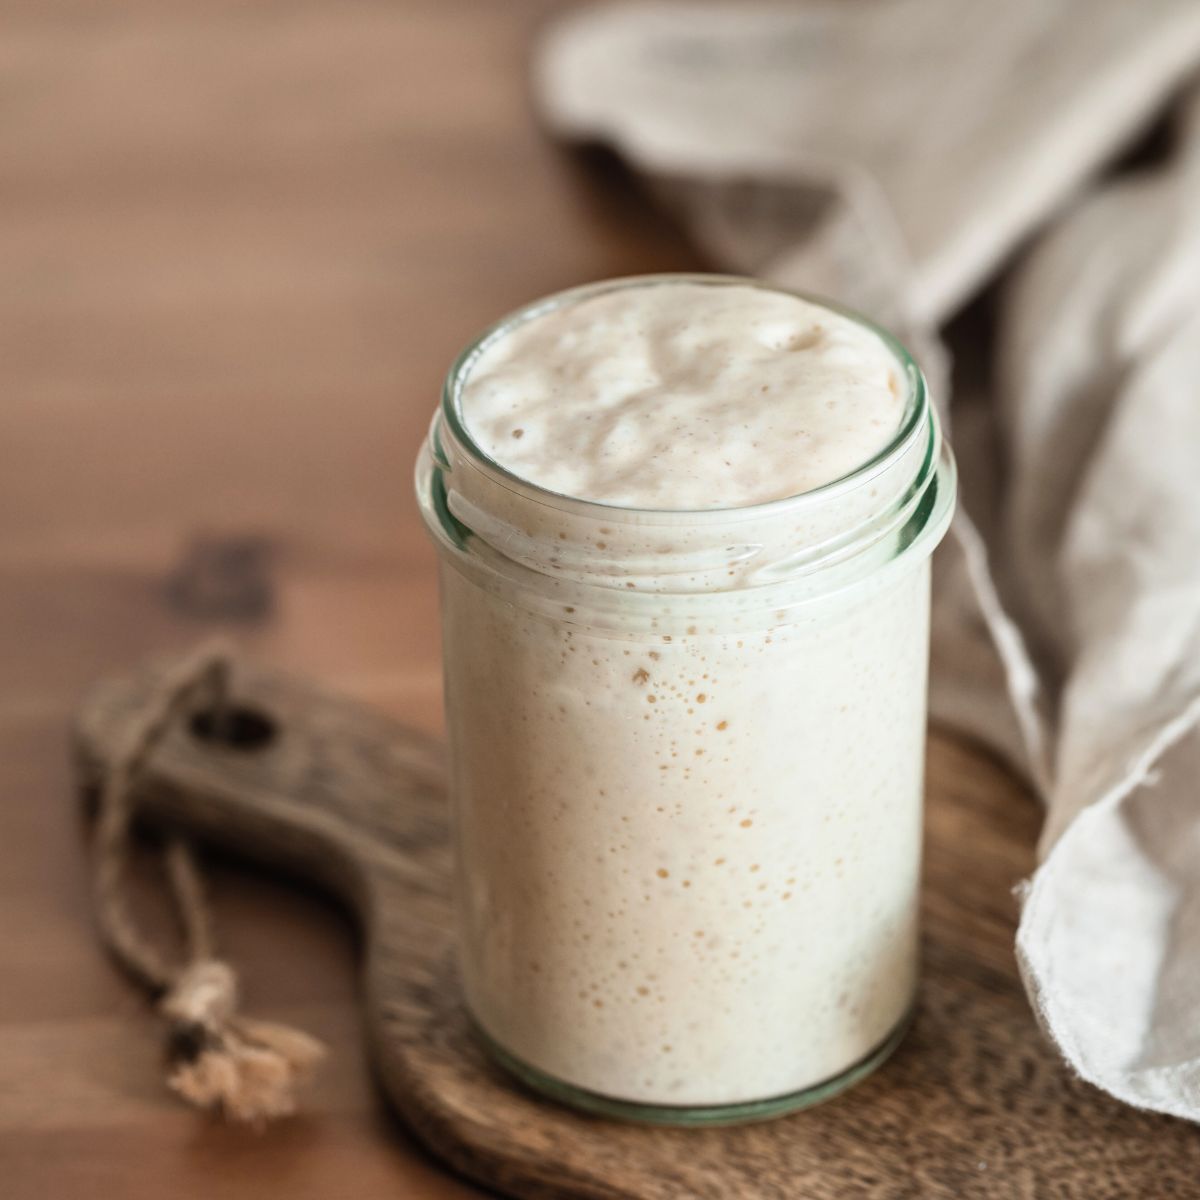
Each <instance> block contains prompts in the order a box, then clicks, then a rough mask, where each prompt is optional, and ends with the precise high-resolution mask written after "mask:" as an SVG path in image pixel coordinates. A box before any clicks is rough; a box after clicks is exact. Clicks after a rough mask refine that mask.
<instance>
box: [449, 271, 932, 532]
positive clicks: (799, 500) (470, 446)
mask: <svg viewBox="0 0 1200 1200" xmlns="http://www.w3.org/2000/svg"><path fill="white" fill-rule="evenodd" d="M678 283H695V284H700V285H702V286H709V287H753V288H757V289H759V290H760V291H766V292H774V293H777V294H779V295H783V296H792V297H795V298H796V299H799V300H805V301H807V302H808V303H810V304H815V305H818V306H820V307H822V308H826V309H828V310H830V311H831V312H834V313H837V314H838V315H839V316H843V317H846V318H847V319H848V320H851V321H854V322H855V323H856V324H858V325H860V326H862V327H863V328H864V329H867V330H869V331H870V332H871V333H873V334H874V335H875V336H876V337H878V338H879V339H880V340H881V341H882V342H883V343H884V345H885V346H886V347H887V348H888V350H889V351H890V352H891V353H892V354H893V355H894V356H895V358H896V361H897V363H898V364H899V365H900V368H901V371H902V373H903V375H904V378H905V379H906V380H907V382H908V395H907V398H906V403H905V408H904V416H903V419H902V420H901V422H900V427H899V429H898V430H897V431H896V433H895V434H894V435H893V437H892V438H891V440H890V441H888V443H887V444H886V445H884V446H883V447H882V448H881V449H880V450H879V451H878V452H877V453H875V454H874V455H872V457H871V458H869V459H868V460H867V461H866V462H864V463H862V464H860V465H859V466H857V467H855V468H854V469H853V470H852V471H849V472H847V473H846V474H845V475H841V476H839V477H838V478H837V479H832V480H830V481H829V482H828V483H823V484H821V485H820V486H819V487H815V488H809V489H808V490H807V491H804V492H797V493H795V494H794V495H791V496H780V497H777V498H775V499H773V500H763V501H759V502H757V503H754V504H736V505H729V506H727V507H720V508H641V507H635V506H631V505H628V504H610V503H607V502H606V501H603V500H588V499H584V498H583V497H580V496H572V495H570V494H569V493H566V492H556V491H554V490H552V489H551V488H547V487H543V486H542V485H541V484H538V483H534V482H533V481H531V480H529V479H526V478H524V477H523V476H521V475H518V474H516V473H515V472H514V471H510V470H509V469H508V468H507V467H505V466H503V465H502V464H501V463H499V462H497V461H496V460H495V459H494V458H492V457H491V456H490V455H489V454H488V453H487V452H486V451H484V450H483V448H482V447H481V446H480V445H479V444H478V443H477V442H476V441H475V439H474V438H473V437H472V436H471V433H470V431H469V430H468V428H467V425H466V422H465V421H464V420H463V417H462V413H461V411H460V400H461V397H462V391H463V387H464V385H465V384H466V382H467V379H468V378H469V376H470V373H471V368H472V367H473V366H474V364H475V363H476V361H477V360H478V359H479V358H480V356H481V355H482V354H483V353H484V351H485V350H487V349H488V348H489V347H490V346H491V345H492V344H493V343H495V342H496V341H498V340H499V339H500V338H502V337H504V336H505V335H506V334H507V333H509V332H510V331H511V330H513V329H515V328H516V327H517V326H519V325H522V324H524V323H525V322H526V321H530V320H533V319H534V318H536V317H539V316H541V315H543V314H544V313H547V312H551V311H553V310H555V309H558V308H563V307H565V306H567V305H569V304H574V303H578V302H579V301H581V300H585V299H590V298H591V297H592V296H599V295H604V294H605V293H607V292H614V291H623V290H625V289H632V288H638V287H656V286H660V285H663V284H678ZM928 414H929V396H928V391H927V388H926V384H925V376H924V374H923V373H922V371H921V368H920V367H919V366H918V365H917V363H916V361H915V359H914V358H913V356H912V355H911V354H910V353H909V351H908V349H907V347H906V346H905V345H904V343H903V342H901V341H900V340H899V338H897V337H896V336H895V335H894V334H893V333H890V332H889V331H888V330H887V329H885V328H883V327H882V326H881V325H877V324H876V323H875V322H874V321H871V320H869V319H868V318H867V317H864V316H863V315H862V314H861V313H859V312H855V311H854V310H853V309H851V308H847V307H846V306H845V305H841V304H837V303H835V302H833V301H831V300H827V299H826V298H825V297H823V296H817V295H814V294H812V293H810V292H804V291H800V290H798V289H795V288H787V287H782V286H780V285H778V284H773V283H768V282H765V281H763V280H761V279H754V278H753V277H751V276H746V275H724V274H720V273H704V272H666V273H660V274H652V275H626V276H621V277H619V278H616V279H606V280H603V281H601V282H598V283H586V284H582V285H580V286H578V287H573V288H567V289H566V290H564V291H560V292H555V293H553V294H552V295H549V296H545V297H543V298H542V299H540V300H534V301H533V302H532V303H530V304H525V305H522V306H521V307H520V308H517V309H515V310H513V311H512V312H510V313H508V314H507V315H506V316H503V317H501V318H500V320H498V321H496V322H495V323H494V324H492V325H490V326H489V327H488V328H487V329H485V330H484V331H483V333H481V334H480V335H479V336H478V337H477V338H475V339H474V340H473V341H472V342H470V343H469V344H468V345H467V346H466V347H465V348H464V349H463V350H462V351H461V352H460V353H459V355H458V356H457V358H455V360H454V362H453V363H452V364H451V366H450V370H449V371H448V372H447V374H446V378H445V381H444V383H443V385H442V399H441V405H440V415H441V419H442V420H443V421H444V422H445V424H446V426H447V427H448V428H449V430H450V432H451V434H452V435H453V437H454V440H455V441H456V442H457V443H458V444H459V446H460V447H461V448H462V449H463V450H464V451H465V452H466V456H467V460H468V461H469V462H470V463H471V464H472V465H473V466H474V467H476V468H477V469H478V470H481V471H483V472H484V473H486V474H488V475H491V476H493V477H494V478H495V480H496V482H497V483H499V484H500V485H502V486H503V487H506V488H507V489H509V490H510V491H513V492H516V493H518V494H520V495H521V496H523V497H525V498H526V499H528V500H531V501H534V502H536V503H540V504H544V505H546V506H548V507H551V508H556V509H559V510H564V511H569V512H577V513H582V512H594V513H596V514H597V515H598V516H599V515H602V516H603V517H604V518H605V519H607V520H609V521H612V522H614V523H619V522H620V521H621V520H622V519H623V518H622V514H625V516H624V519H625V520H631V519H637V518H641V519H642V520H645V518H650V519H651V520H655V519H657V520H658V521H661V522H664V523H671V524H675V523H678V522H687V523H688V524H692V523H695V524H705V523H709V522H713V523H716V522H727V521H730V520H734V521H739V520H741V519H743V518H747V519H754V518H760V517H767V516H771V515H773V514H775V513H779V512H782V511H784V510H786V509H793V510H802V509H803V508H805V507H807V506H808V505H810V504H811V505H818V504H820V503H822V502H823V501H825V500H828V499H830V498H832V497H834V496H836V495H837V494H838V493H839V492H847V491H851V490H853V489H854V488H856V487H858V486H860V485H862V484H864V483H867V482H869V481H870V480H871V479H872V478H873V477H874V476H875V475H877V474H878V473H879V472H880V471H881V470H883V469H884V467H885V466H886V465H887V464H888V462H890V461H891V460H892V459H893V458H895V457H897V456H899V455H900V454H901V453H903V451H904V450H906V449H907V448H908V446H909V444H910V443H911V442H912V441H913V439H914V438H916V437H918V436H919V435H920V433H921V430H922V428H923V426H924V425H925V422H926V419H927V417H928Z"/></svg>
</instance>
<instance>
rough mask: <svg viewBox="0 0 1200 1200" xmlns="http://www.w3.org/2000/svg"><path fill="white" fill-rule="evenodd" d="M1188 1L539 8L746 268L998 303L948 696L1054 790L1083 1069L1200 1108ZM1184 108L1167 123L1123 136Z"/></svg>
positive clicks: (588, 87) (955, 576)
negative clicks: (1147, 137)
mask: <svg viewBox="0 0 1200 1200" xmlns="http://www.w3.org/2000/svg"><path fill="white" fill-rule="evenodd" d="M1198 73H1200V4H1198V3H1196V0H1138V2H1137V3H1132V2H1131V0H1006V2H1005V3H1004V4H969V3H964V2H963V0H812V2H808V3H736V2H727V3H721V2H715V0H712V2H704V3H697V2H695V0H690V2H671V3H666V2H662V3H633V4H620V5H614V6H605V7H600V8H594V9H585V10H582V11H581V12H577V13H573V14H571V15H570V16H568V17H566V18H564V19H560V20H559V21H558V22H556V23H555V24H553V25H551V26H550V27H549V29H548V30H547V31H546V32H545V35H544V36H543V38H542V39H541V41H540V43H539V45H538V47H537V51H536V54H535V58H534V83H535V95H536V99H537V103H538V105H539V108H540V111H541V113H542V114H543V116H544V118H545V120H546V121H547V123H548V124H549V126H550V127H551V129H552V130H554V131H555V132H556V133H557V134H559V135H560V136H562V137H563V138H564V139H568V140H571V141H576V142H600V143H605V144H607V145H609V146H611V147H612V148H614V149H615V150H616V151H617V152H618V153H619V154H620V155H622V156H623V157H624V158H625V159H626V160H627V161H628V162H629V164H630V165H631V166H632V167H633V168H634V170H635V171H637V172H638V173H639V174H640V175H641V176H642V177H643V179H644V180H645V181H646V183H647V184H648V185H649V186H650V187H651V188H652V189H653V191H654V192H655V193H656V194H657V195H658V196H659V197H660V198H661V200H662V201H663V202H664V203H665V204H667V205H669V206H670V208H671V209H672V210H673V211H674V212H676V213H677V214H678V216H679V219H680V220H681V221H682V222H683V223H684V224H685V226H686V227H687V229H688V230H689V231H690V233H691V236H692V237H693V238H694V239H695V240H696V242H697V243H698V244H699V245H700V246H701V247H702V248H703V249H704V250H705V251H706V252H707V254H708V255H709V256H710V258H711V259H712V261H713V262H714V264H716V265H719V266H721V267H722V268H726V269H730V270H734V271H738V272H743V273H746V274H752V275H757V276H761V277H764V278H767V279H770V280H773V281H776V282H779V283H783V284H786V285H790V286H795V287H798V288H802V289H804V290H807V291H812V292H816V293H824V294H827V295H830V296H834V297H836V298H838V299H840V300H842V301H845V302H846V303H849V304H851V305H853V306H855V307H858V308H860V309H863V310H864V311H866V312H868V313H869V314H870V315H872V316H874V317H876V318H877V319H879V320H881V321H883V322H884V323H887V324H890V325H892V326H893V327H894V328H896V329H897V330H898V332H900V333H901V334H902V336H904V337H905V338H907V339H908V340H909V341H910V343H912V344H913V346H914V347H915V349H916V350H917V353H918V357H919V358H922V359H923V360H924V364H925V366H926V368H927V373H928V374H929V375H930V376H931V384H932V386H933V389H934V391H935V394H937V395H939V398H940V399H941V400H942V401H943V402H944V401H945V399H946V397H947V394H948V388H947V381H948V378H949V376H948V372H947V370H946V365H947V360H946V359H945V357H944V355H943V354H942V352H941V343H940V340H939V329H940V328H941V327H943V326H944V325H945V323H946V322H947V320H948V319H949V318H950V317H951V316H952V315H954V314H955V313H956V311H957V310H959V309H960V308H961V307H962V306H963V305H964V304H965V303H966V302H967V301H969V300H970V299H971V298H972V297H974V296H977V295H978V294H979V293H980V292H981V291H983V290H984V289H988V295H989V296H991V297H992V300H993V304H992V311H993V312H994V323H993V327H994V336H993V337H992V339H991V345H990V353H989V355H988V356H987V357H986V359H985V360H984V361H983V362H982V363H981V364H978V366H977V369H976V370H975V371H973V372H972V371H967V370H961V371H959V372H958V373H957V380H958V394H957V395H956V396H955V397H954V403H953V405H952V406H951V412H952V415H953V441H954V445H955V450H956V453H957V455H958V458H959V463H960V472H961V478H962V483H963V505H962V508H961V510H960V516H959V518H957V519H956V523H955V533H956V536H955V537H954V538H953V539H950V540H948V542H947V544H946V546H945V547H944V548H943V550H942V551H939V556H938V562H937V582H936V584H935V615H934V654H933V674H932V683H931V689H932V705H933V711H934V714H935V716H936V717H940V718H941V719H943V720H945V721H948V722H951V723H953V724H955V725H956V726H958V727H959V728H962V729H963V730H965V731H966V732H968V733H970V734H972V735H974V736H976V737H979V738H982V739H985V740H986V741H988V742H989V743H990V744H991V745H993V746H994V747H995V748H996V749H997V750H998V751H999V752H1001V753H1002V754H1003V755H1005V756H1006V757H1007V758H1008V759H1009V760H1010V761H1011V762H1012V763H1014V764H1015V765H1016V766H1017V767H1018V768H1019V769H1021V770H1023V771H1024V772H1025V773H1026V774H1027V776H1028V778H1029V779H1030V780H1031V781H1032V783H1033V784H1034V786H1035V787H1036V788H1037V790H1038V791H1039V792H1040V794H1041V795H1042V797H1043V799H1044V801H1045V804H1046V821H1045V830H1044V834H1043V837H1042V840H1041V844H1040V847H1039V859H1040V861H1039V866H1038V868H1037V870H1036V872H1035V874H1034V875H1033V878H1032V879H1031V880H1030V881H1029V882H1028V884H1027V885H1026V886H1025V888H1024V890H1023V897H1022V901H1023V902H1022V914H1021V921H1020V927H1019V930H1018V934H1017V946H1016V949H1017V956H1018V960H1019V963H1020V966H1021V970H1022V974H1023V977H1024V979H1025V982H1026V986H1027V988H1028V991H1029V995H1030V999H1031V1001H1032V1004H1033V1006H1034V1009H1035V1011H1036V1012H1037V1014H1038V1016H1039V1018H1040V1020H1041V1022H1042V1024H1043V1026H1044V1028H1045V1029H1046V1030H1047V1031H1048V1033H1049V1034H1050V1036H1051V1037H1052V1038H1053V1039H1054V1041H1055V1042H1056V1043H1057V1045H1058V1047H1059V1048H1060V1049H1061V1051H1062V1053H1063V1055H1064V1056H1065V1057H1066V1059H1067V1060H1068V1062H1069V1063H1070V1064H1071V1065H1072V1066H1073V1067H1074V1068H1075V1070H1076V1071H1078V1072H1079V1074H1080V1075H1082V1076H1083V1077H1084V1078H1085V1079H1088V1080H1090V1081H1091V1082H1092V1083H1094V1084H1096V1085H1097V1086H1099V1087H1101V1088H1104V1089H1106V1090H1107V1091H1108V1092H1110V1093H1112V1094H1113V1095H1115V1096H1118V1097H1120V1098H1121V1099H1122V1100H1125V1101H1127V1102H1129V1103H1131V1104H1135V1105H1138V1106H1141V1107H1144V1108H1151V1109H1157V1110H1160V1111H1163V1112H1168V1113H1174V1114H1176V1115H1178V1116H1181V1117H1186V1118H1190V1119H1192V1120H1197V1119H1200V1020H1197V1019H1196V1012H1197V1011H1198V1007H1200V732H1198V731H1197V724H1198V721H1200V86H1196V85H1193V84H1190V83H1189V76H1190V75H1196V74H1198ZM1164 110H1170V111H1172V112H1174V114H1175V118H1174V122H1173V127H1172V129H1171V132H1170V135H1169V137H1167V138H1165V139H1162V140H1163V141H1164V145H1163V146H1160V148H1159V150H1158V153H1157V155H1156V156H1152V157H1150V158H1149V159H1147V160H1144V161H1141V162H1140V163H1139V164H1138V165H1136V166H1132V167H1128V166H1127V167H1125V168H1124V169H1114V168H1113V167H1112V165H1111V164H1112V163H1113V161H1114V160H1115V159H1116V158H1118V157H1119V156H1120V155H1121V154H1122V153H1123V152H1124V151H1125V149H1126V148H1127V147H1128V146H1129V145H1130V144H1131V142H1132V141H1133V140H1134V139H1135V138H1136V137H1138V136H1139V135H1140V134H1141V133H1142V132H1143V131H1144V130H1145V129H1146V128H1147V127H1148V125H1149V124H1150V123H1151V122H1152V121H1154V120H1155V119H1156V118H1158V117H1159V115H1160V114H1162V113H1163V112H1164Z"/></svg>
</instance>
